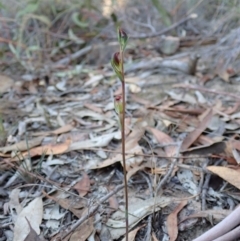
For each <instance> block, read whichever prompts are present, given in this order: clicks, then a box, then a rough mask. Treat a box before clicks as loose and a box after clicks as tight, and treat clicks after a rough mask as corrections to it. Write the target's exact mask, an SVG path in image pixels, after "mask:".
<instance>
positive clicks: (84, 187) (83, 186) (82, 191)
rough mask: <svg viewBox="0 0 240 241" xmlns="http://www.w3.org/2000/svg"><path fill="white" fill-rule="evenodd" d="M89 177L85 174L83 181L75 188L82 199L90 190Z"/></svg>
mask: <svg viewBox="0 0 240 241" xmlns="http://www.w3.org/2000/svg"><path fill="white" fill-rule="evenodd" d="M90 186H91V185H90V179H89V176H88V175H87V174H86V173H85V172H84V173H83V177H82V179H81V180H80V181H79V182H78V183H77V184H76V185H75V186H74V187H73V188H74V189H76V190H77V192H78V194H79V196H80V197H84V196H85V195H86V194H87V193H88V192H89V190H90Z"/></svg>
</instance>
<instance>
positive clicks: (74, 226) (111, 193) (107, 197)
mask: <svg viewBox="0 0 240 241" xmlns="http://www.w3.org/2000/svg"><path fill="white" fill-rule="evenodd" d="M122 188H124V184H121V185H119V186H116V187H115V189H114V190H113V191H111V192H110V193H108V194H107V195H106V196H104V197H102V198H100V200H99V202H98V204H97V205H94V206H92V207H91V208H90V209H89V211H88V213H87V214H86V215H84V216H83V217H82V218H80V219H79V220H78V221H77V222H76V223H74V224H73V225H72V227H71V228H70V230H67V231H66V233H64V234H63V235H62V237H61V238H62V239H64V238H65V237H67V236H68V235H69V234H70V233H71V232H72V231H73V230H74V229H76V228H77V227H78V226H79V225H81V224H82V223H83V222H84V221H86V220H87V219H88V218H89V216H91V215H92V214H93V213H94V212H96V211H97V209H98V207H99V205H100V204H102V203H103V202H106V201H107V200H108V199H109V198H110V197H111V196H113V195H114V194H115V193H117V192H118V191H120V190H121V189H122Z"/></svg>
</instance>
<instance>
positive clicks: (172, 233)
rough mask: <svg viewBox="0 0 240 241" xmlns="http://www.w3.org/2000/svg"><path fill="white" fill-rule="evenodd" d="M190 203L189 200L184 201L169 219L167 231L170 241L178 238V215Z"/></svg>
mask: <svg viewBox="0 0 240 241" xmlns="http://www.w3.org/2000/svg"><path fill="white" fill-rule="evenodd" d="M187 203H188V201H187V200H183V201H182V202H181V203H180V204H179V205H178V206H177V207H176V208H175V210H174V211H173V212H172V213H171V214H170V215H169V216H168V217H167V230H168V235H169V238H170V240H169V241H175V240H176V239H177V236H178V221H177V215H178V213H179V212H180V211H181V210H182V208H183V207H184V206H186V205H187Z"/></svg>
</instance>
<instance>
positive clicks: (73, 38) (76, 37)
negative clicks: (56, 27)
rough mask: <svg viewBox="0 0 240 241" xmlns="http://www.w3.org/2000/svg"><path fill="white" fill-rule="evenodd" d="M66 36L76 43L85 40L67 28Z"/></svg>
mask: <svg viewBox="0 0 240 241" xmlns="http://www.w3.org/2000/svg"><path fill="white" fill-rule="evenodd" d="M68 36H69V38H70V39H71V40H73V41H74V42H75V43H77V44H83V43H84V42H85V41H84V40H83V39H81V38H79V37H78V36H77V35H75V34H74V32H73V30H72V29H69V30H68Z"/></svg>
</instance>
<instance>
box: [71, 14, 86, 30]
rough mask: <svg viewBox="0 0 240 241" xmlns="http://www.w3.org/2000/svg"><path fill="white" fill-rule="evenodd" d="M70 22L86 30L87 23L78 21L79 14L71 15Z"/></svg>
mask: <svg viewBox="0 0 240 241" xmlns="http://www.w3.org/2000/svg"><path fill="white" fill-rule="evenodd" d="M72 21H73V22H74V23H75V24H76V25H77V26H78V27H80V28H86V27H88V23H87V22H83V21H80V20H79V13H77V12H75V13H73V14H72Z"/></svg>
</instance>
